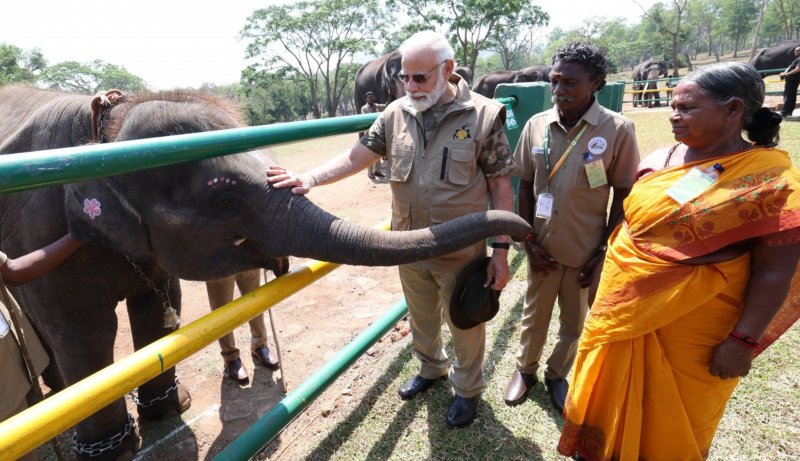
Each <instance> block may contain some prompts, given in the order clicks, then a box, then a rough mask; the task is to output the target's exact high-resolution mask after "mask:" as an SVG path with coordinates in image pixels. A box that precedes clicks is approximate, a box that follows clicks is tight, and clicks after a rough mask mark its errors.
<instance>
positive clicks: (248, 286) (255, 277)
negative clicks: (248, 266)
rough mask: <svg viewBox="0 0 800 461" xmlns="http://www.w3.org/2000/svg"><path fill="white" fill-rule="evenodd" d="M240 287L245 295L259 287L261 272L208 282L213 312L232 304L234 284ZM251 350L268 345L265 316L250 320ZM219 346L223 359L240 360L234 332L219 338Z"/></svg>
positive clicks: (240, 290) (245, 273) (254, 271)
mask: <svg viewBox="0 0 800 461" xmlns="http://www.w3.org/2000/svg"><path fill="white" fill-rule="evenodd" d="M234 282H236V285H237V286H238V287H239V293H241V294H245V293H248V292H251V291H253V290H255V289H256V288H258V287H259V285H260V283H261V270H260V269H254V270H250V271H244V272H240V273H238V274H236V275H231V276H230V277H227V278H224V279H220V280H212V281H210V282H206V290H208V302H209V303H210V304H211V310H212V311H213V310H216V309H217V308H219V307H221V306H223V305H225V304H227V303H229V302H231V301H232V300H233V283H234ZM249 323H250V348H251V349H258V348H259V347H261V346H266V345H267V326H266V324H264V314H258V315H257V316H255V317H253V318H252V319H250V322H249ZM219 346H220V348H222V357H223V358H224V359H225V360H235V359H238V358H239V349H237V348H236V339H234V336H233V332H230V333H228V334H227V335H225V336H223V337H221V338H219Z"/></svg>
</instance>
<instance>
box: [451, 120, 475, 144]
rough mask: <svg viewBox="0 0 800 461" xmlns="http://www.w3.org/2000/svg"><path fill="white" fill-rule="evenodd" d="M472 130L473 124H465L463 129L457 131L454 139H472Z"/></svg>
mask: <svg viewBox="0 0 800 461" xmlns="http://www.w3.org/2000/svg"><path fill="white" fill-rule="evenodd" d="M471 129H472V124H471V123H465V124H463V125H461V128H459V129H457V130H456V132H455V133H453V139H458V140H459V141H460V140H463V139H470V138H472V136H470V134H469V130H471Z"/></svg>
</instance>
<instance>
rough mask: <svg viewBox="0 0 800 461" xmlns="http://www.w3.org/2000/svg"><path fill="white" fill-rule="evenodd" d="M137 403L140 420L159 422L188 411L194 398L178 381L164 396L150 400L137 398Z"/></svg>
mask: <svg viewBox="0 0 800 461" xmlns="http://www.w3.org/2000/svg"><path fill="white" fill-rule="evenodd" d="M135 402H136V410H137V411H138V412H139V418H141V419H144V420H147V421H157V420H159V419H164V418H169V417H171V416H177V415H179V414H181V413H183V412H184V411H186V410H188V409H189V407H190V406H192V397H191V396H190V395H189V391H187V390H186V388H184V387H183V386H181V385H180V384H179V382H178V380H177V379H176V380H175V384H174V385H173V386H172V387H170V388H169V389H167V390H166V392H164V393H163V394H161V395H159V396H156V397H153V398H150V399H145V398H144V397H142V398H141V399H138V398H137V399H135Z"/></svg>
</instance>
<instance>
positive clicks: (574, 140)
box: [544, 122, 589, 182]
mask: <svg viewBox="0 0 800 461" xmlns="http://www.w3.org/2000/svg"><path fill="white" fill-rule="evenodd" d="M588 126H589V124H588V123H586V122H583V126H582V127H581V130H580V131H579V132H578V134H577V135H576V136H575V137H574V138H572V141H570V142H568V143H567V144H569V146H568V147H567V150H565V151H564V154H563V155H561V158H559V159H558V162H556V166H555V167H553V169H552V171H551V170H550V125H547V130H546V131H545V132H544V164H545V167H546V168H547V172H548V175H547V181H548V182H549V181H550V179H552V178H553V176H554V175H555V174H556V171H558V169H559V168H561V165H563V164H564V160H566V159H567V156H568V155H569V153H570V152H572V148H573V147H575V145H576V144H578V140H580V139H581V136H583V132H584V131H586V127H588Z"/></svg>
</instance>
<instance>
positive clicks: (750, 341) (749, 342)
mask: <svg viewBox="0 0 800 461" xmlns="http://www.w3.org/2000/svg"><path fill="white" fill-rule="evenodd" d="M728 337H729V338H733V339H734V340H735V341H736V342H737V343H739V345H741V346H744V347H746V348H748V349H757V348H758V346H759V343H758V340H757V339H755V338H752V337H750V336H747V335H743V334H742V333H739V332H738V331H731V332H730V334H728Z"/></svg>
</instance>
